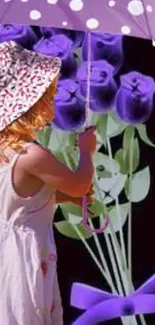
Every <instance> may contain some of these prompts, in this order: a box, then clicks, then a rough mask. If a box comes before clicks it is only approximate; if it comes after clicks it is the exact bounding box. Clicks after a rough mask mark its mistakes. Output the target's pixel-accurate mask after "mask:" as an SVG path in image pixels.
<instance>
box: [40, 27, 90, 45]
mask: <svg viewBox="0 0 155 325" xmlns="http://www.w3.org/2000/svg"><path fill="white" fill-rule="evenodd" d="M41 32H42V34H43V36H44V37H46V38H48V37H51V36H53V35H57V34H61V35H65V36H67V37H68V38H69V39H70V40H71V41H72V42H73V47H74V48H76V47H79V46H81V45H82V42H83V40H84V36H85V33H84V32H79V31H74V30H68V29H63V28H52V27H41Z"/></svg>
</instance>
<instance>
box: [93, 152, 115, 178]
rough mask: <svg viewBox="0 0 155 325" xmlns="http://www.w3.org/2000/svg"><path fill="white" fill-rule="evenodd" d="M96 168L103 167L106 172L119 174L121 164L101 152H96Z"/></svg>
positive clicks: (94, 158)
mask: <svg viewBox="0 0 155 325" xmlns="http://www.w3.org/2000/svg"><path fill="white" fill-rule="evenodd" d="M93 162H94V166H95V167H98V166H103V167H104V168H105V170H106V171H108V172H110V173H112V172H113V171H114V172H115V173H118V172H119V164H118V162H117V161H116V160H114V159H111V158H110V157H109V156H108V155H105V154H103V153H101V152H96V153H95V154H94V157H93Z"/></svg>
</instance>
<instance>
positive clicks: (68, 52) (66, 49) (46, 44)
mask: <svg viewBox="0 0 155 325" xmlns="http://www.w3.org/2000/svg"><path fill="white" fill-rule="evenodd" d="M33 50H34V51H35V52H37V53H41V54H45V55H49V56H57V57H59V58H60V59H61V61H62V69H61V73H62V75H63V77H69V76H70V77H71V76H73V75H74V74H75V73H76V69H77V63H76V60H75V57H74V54H73V50H72V41H71V40H70V39H68V38H67V37H66V36H65V35H54V36H52V37H50V38H48V39H47V38H42V39H41V40H40V41H39V42H38V43H37V44H35V45H34V46H33Z"/></svg>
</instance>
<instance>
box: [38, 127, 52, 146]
mask: <svg viewBox="0 0 155 325" xmlns="http://www.w3.org/2000/svg"><path fill="white" fill-rule="evenodd" d="M51 133H52V128H51V127H50V126H45V127H44V129H43V130H41V131H39V132H38V133H37V140H38V142H39V143H40V144H41V145H42V146H44V147H46V148H47V147H48V145H49V140H50V136H51Z"/></svg>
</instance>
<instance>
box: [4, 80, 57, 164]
mask: <svg viewBox="0 0 155 325" xmlns="http://www.w3.org/2000/svg"><path fill="white" fill-rule="evenodd" d="M57 81H58V77H56V78H55V79H54V81H53V82H52V84H51V85H50V87H49V88H48V89H47V91H46V92H45V94H44V95H43V96H42V97H41V98H40V100H39V101H38V102H37V103H36V104H35V105H34V106H32V107H31V108H30V109H29V110H28V112H26V113H25V114H23V115H22V116H21V117H20V118H18V119H17V120H15V121H14V122H12V123H11V124H10V125H8V126H7V127H6V128H5V129H4V130H2V131H0V161H6V162H9V159H8V157H7V156H5V154H4V150H5V149H6V148H7V147H10V148H11V149H13V150H14V151H16V152H23V150H24V149H23V145H24V144H25V143H27V142H32V141H34V140H36V138H37V135H36V132H37V131H39V130H41V129H43V128H44V127H45V125H46V124H47V123H50V122H51V121H52V120H53V118H54V116H55V113H54V111H55V105H54V97H55V95H56V85H57ZM24 152H25V150H24Z"/></svg>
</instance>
